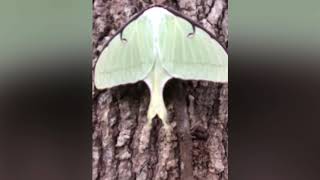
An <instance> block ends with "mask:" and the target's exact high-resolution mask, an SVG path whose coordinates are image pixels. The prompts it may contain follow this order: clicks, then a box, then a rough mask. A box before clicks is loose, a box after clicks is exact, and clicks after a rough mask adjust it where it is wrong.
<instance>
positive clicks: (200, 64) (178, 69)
mask: <svg viewBox="0 0 320 180" xmlns="http://www.w3.org/2000/svg"><path fill="white" fill-rule="evenodd" d="M161 27H162V29H161V31H160V34H159V40H160V52H161V53H160V54H161V56H160V59H161V63H162V65H163V67H164V69H166V70H167V72H168V73H169V74H170V75H171V76H173V77H176V78H181V79H186V80H189V79H190V80H207V81H214V82H228V55H227V53H226V51H225V50H224V48H223V47H222V46H221V45H220V44H219V43H218V42H217V41H216V40H214V39H213V38H211V37H210V35H209V34H208V33H206V32H205V31H204V30H202V29H201V28H198V27H196V31H195V34H194V35H193V36H190V37H188V34H189V33H192V32H193V29H192V25H191V24H190V23H189V22H188V21H187V20H185V19H183V18H180V17H178V16H174V15H172V14H170V15H167V16H166V17H165V18H164V19H163V21H162V25H161Z"/></svg>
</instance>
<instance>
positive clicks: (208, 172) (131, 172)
mask: <svg viewBox="0 0 320 180" xmlns="http://www.w3.org/2000/svg"><path fill="white" fill-rule="evenodd" d="M164 4H165V5H167V6H170V7H171V8H173V9H176V10H178V11H180V12H181V13H182V14H184V15H186V16H188V17H190V18H192V19H193V20H195V21H196V22H198V23H200V24H201V25H203V26H204V27H205V28H206V29H207V30H209V31H210V32H212V33H213V34H214V35H215V36H216V37H217V38H218V40H219V41H220V42H221V43H222V44H223V45H224V46H225V47H227V44H228V2H227V0H178V1H175V0H167V1H165V3H164ZM149 5H150V4H148V2H147V1H142V0H109V1H107V0H94V1H93V20H94V21H93V35H92V39H93V40H92V44H93V67H94V65H95V63H96V60H97V57H98V55H99V54H100V52H101V50H102V48H103V47H104V46H105V44H106V42H107V41H108V40H109V39H110V37H112V35H113V34H114V33H115V32H116V31H117V30H118V29H119V28H120V27H121V26H122V25H123V24H125V23H126V22H127V21H128V20H129V19H130V17H131V16H132V15H134V14H135V13H137V12H139V11H140V10H142V9H143V8H145V7H147V6H149ZM164 98H165V103H166V107H167V109H168V111H169V121H170V124H171V126H172V127H173V133H172V134H171V135H169V136H168V135H166V133H165V131H164V128H163V126H162V124H161V121H160V120H159V119H154V121H153V126H152V128H151V129H147V128H144V127H145V126H144V125H145V123H146V121H147V117H146V115H147V108H148V104H149V100H150V93H149V91H148V88H147V86H146V85H145V84H144V83H143V82H139V83H136V84H132V85H123V86H119V87H114V88H111V89H107V90H105V91H99V92H98V91H96V90H95V89H94V87H93V118H92V120H93V135H92V140H93V142H92V152H93V154H92V156H93V158H92V163H93V166H92V167H93V170H92V171H93V174H92V179H94V180H135V179H136V180H165V179H168V180H173V179H181V180H218V179H219V180H220V179H221V180H222V179H223V180H225V179H228V154H227V152H228V128H227V122H228V85H227V84H219V83H212V82H206V81H182V80H178V79H173V80H171V81H169V82H168V84H167V86H166V87H165V90H164Z"/></svg>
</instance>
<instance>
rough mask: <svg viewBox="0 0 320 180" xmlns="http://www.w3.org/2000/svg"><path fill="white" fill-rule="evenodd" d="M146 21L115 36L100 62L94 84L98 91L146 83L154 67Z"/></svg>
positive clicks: (137, 20) (150, 34)
mask: <svg viewBox="0 0 320 180" xmlns="http://www.w3.org/2000/svg"><path fill="white" fill-rule="evenodd" d="M150 29H151V28H150V23H149V21H148V19H147V18H145V17H139V18H138V19H136V20H134V21H132V22H131V23H130V24H128V25H127V26H126V27H125V29H124V30H123V34H122V37H123V38H125V39H126V42H125V41H124V40H121V39H120V34H118V35H116V36H115V37H114V38H113V39H112V40H111V41H110V43H109V44H108V46H107V47H106V48H105V49H104V50H103V51H102V53H101V55H100V56H99V58H98V61H97V64H96V67H95V74H94V82H95V86H96V88H98V89H104V88H110V87H113V86H117V85H121V84H127V83H135V82H137V81H139V80H142V79H144V78H145V77H146V76H147V74H148V73H149V72H150V71H151V69H152V66H153V64H154V58H153V57H154V55H153V41H152V33H151V30H150Z"/></svg>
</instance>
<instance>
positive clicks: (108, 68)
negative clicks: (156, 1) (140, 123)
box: [94, 6, 228, 128]
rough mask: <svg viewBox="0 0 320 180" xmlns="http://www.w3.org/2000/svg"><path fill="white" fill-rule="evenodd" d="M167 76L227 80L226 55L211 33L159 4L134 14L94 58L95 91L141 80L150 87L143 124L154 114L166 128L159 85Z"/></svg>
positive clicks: (161, 91)
mask: <svg viewBox="0 0 320 180" xmlns="http://www.w3.org/2000/svg"><path fill="white" fill-rule="evenodd" d="M171 78H179V79H183V80H207V81H213V82H224V83H226V82H228V54H227V52H226V50H225V49H224V47H223V46H222V45H220V43H219V42H218V41H217V40H215V39H214V37H213V35H212V34H210V33H209V32H208V31H206V30H205V29H204V28H203V27H201V26H200V25H198V24H196V23H194V22H193V21H192V20H190V19H188V18H186V17H184V16H183V15H180V14H179V13H177V12H176V11H174V10H171V9H167V8H164V7H162V6H154V7H150V8H148V9H146V10H144V11H142V12H141V13H139V14H138V15H136V16H134V17H133V18H132V19H131V21H129V23H127V24H126V25H125V26H123V28H121V29H120V31H118V33H116V35H114V36H113V38H111V39H110V40H109V42H108V44H107V46H106V47H105V48H104V49H103V51H102V52H101V54H100V56H99V57H98V60H97V63H96V66H95V73H94V83H95V86H96V88H97V89H100V90H102V89H106V88H111V87H114V86H118V85H122V84H128V83H136V82H138V81H141V80H142V81H144V82H145V83H146V84H147V86H148V88H149V90H150V95H151V98H150V103H149V107H148V112H147V119H148V124H149V125H151V123H152V119H153V118H154V117H155V116H156V115H158V117H159V118H160V119H161V120H162V122H163V125H164V127H165V128H169V124H168V121H167V109H166V107H165V103H164V100H163V89H164V86H165V84H166V82H167V81H168V80H169V79H171Z"/></svg>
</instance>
